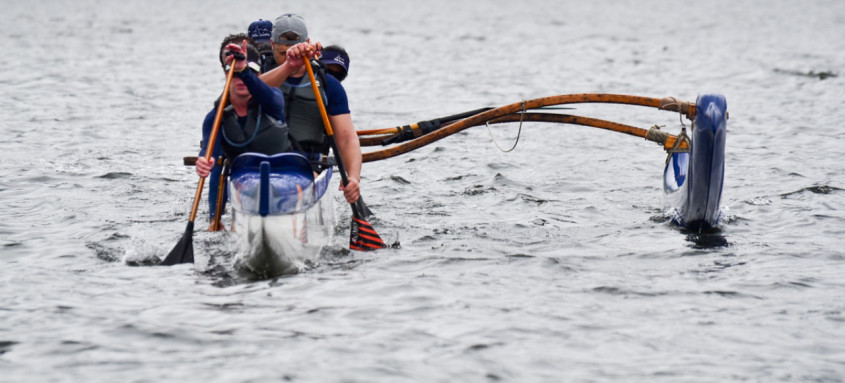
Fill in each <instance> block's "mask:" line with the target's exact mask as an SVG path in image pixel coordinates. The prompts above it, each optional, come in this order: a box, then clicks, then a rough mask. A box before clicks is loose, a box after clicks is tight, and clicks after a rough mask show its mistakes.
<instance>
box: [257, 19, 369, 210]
mask: <svg viewBox="0 0 845 383" xmlns="http://www.w3.org/2000/svg"><path fill="white" fill-rule="evenodd" d="M271 46H272V48H273V56H274V58H275V60H276V62H277V63H278V64H279V66H278V67H276V68H275V69H273V70H271V71H269V72H267V73H264V74H262V75H261V79H262V80H264V82H266V83H267V84H269V85H270V86H272V87H279V89H281V90H282V92H283V93H284V98H285V109H286V110H285V116H286V117H287V122H288V126H289V127H290V133H291V136H292V137H293V138H295V139H296V141H297V142H298V143H299V145H300V146H301V147H302V149H303V150H304V151H305V152H307V153H308V154H309V156H310V157H312V158H315V157H318V156H320V155H321V154H328V152H329V141H328V138H327V135H326V130H325V127H324V126H323V120H322V117H321V115H320V111H319V108H318V106H317V98H316V97H314V92H313V90H312V88H311V83H310V81H309V80H308V76H307V75H306V69H305V62H304V60H303V57H304V56H308V57H312V56H313V54H314V52H315V51H316V50H320V49H322V46H321V45H320V43H316V44H311V42H310V39H309V38H308V29H307V28H306V26H305V20H304V19H303V18H302V17H300V16H297V15H294V14H290V13H288V14H284V15H281V16H279V17H278V18H277V19H276V20H275V22H274V23H273V29H272V32H271ZM317 82H318V86H319V88H320V92H321V96H322V98H323V100H321V102H324V103H325V105H326V110H327V112H328V115H329V122H330V123H331V126H332V129H333V131H334V138H335V141H336V142H337V146H338V149H339V150H340V155H341V157H342V160H343V164H344V165H345V168H346V172H347V174H348V176H349V183H348V184H347V185H346V186H343V185H341V187H340V190H342V191H343V196H344V197H345V198H346V201H347V202H349V203H354V202H355V201H357V200H358V197H359V183H360V182H361V146H360V143H359V141H358V135H357V133H356V132H355V127H354V126H353V124H352V116H351V114H350V111H349V102H348V99H347V97H346V90H345V89H344V88H343V86H342V85H341V84H340V81H338V80H337V79H336V78H334V77H333V76H330V75H329V76H319V75H318V77H317Z"/></svg>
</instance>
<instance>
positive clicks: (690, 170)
mask: <svg viewBox="0 0 845 383" xmlns="http://www.w3.org/2000/svg"><path fill="white" fill-rule="evenodd" d="M695 111H696V112H695V118H694V120H693V124H692V135H691V137H689V143H690V144H689V146H690V147H689V151H674V152H670V153H669V158H668V160H667V161H666V168H665V170H664V172H663V191H664V195H665V197H666V201H667V203H668V207H669V209H670V214H671V216H672V219H673V220H674V221H675V223H677V224H678V225H681V226H683V227H685V228H687V229H690V230H695V231H707V230H712V229H714V228H715V227H716V226H717V225H718V224H719V220H720V217H721V208H720V206H721V205H720V204H721V201H722V187H723V186H724V182H725V139H726V136H727V120H728V115H727V103H726V102H725V97H724V96H722V95H702V96H699V97H698V100H697V101H696V103H695ZM682 134H683V133H682Z"/></svg>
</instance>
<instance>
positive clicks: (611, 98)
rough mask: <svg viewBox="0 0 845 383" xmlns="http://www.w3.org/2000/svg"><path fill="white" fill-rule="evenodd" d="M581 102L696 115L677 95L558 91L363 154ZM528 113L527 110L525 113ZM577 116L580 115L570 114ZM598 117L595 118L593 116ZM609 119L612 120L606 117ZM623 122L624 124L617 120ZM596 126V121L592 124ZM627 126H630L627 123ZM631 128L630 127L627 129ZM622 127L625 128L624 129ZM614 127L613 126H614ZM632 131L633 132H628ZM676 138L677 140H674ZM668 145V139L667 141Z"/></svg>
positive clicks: (392, 152)
mask: <svg viewBox="0 0 845 383" xmlns="http://www.w3.org/2000/svg"><path fill="white" fill-rule="evenodd" d="M579 103H607V104H626V105H640V106H648V107H653V108H658V109H660V110H668V111H674V112H680V113H684V114H686V116H687V117H688V118H690V117H693V116H694V115H695V105H693V104H691V103H689V102H682V101H678V100H676V99H675V98H672V97H669V98H663V99H659V98H651V97H640V96H628V95H617V94H594V93H585V94H569V95H558V96H551V97H543V98H537V99H533V100H526V101H522V102H518V103H513V104H510V105H505V106H502V107H499V108H495V109H491V110H488V111H486V112H481V113H478V114H475V115H473V116H470V117H467V118H465V119H463V120H460V121H458V122H455V123H453V124H450V125H448V126H445V127H443V128H441V129H438V130H435V131H433V132H431V133H429V134H427V135H424V136H421V137H419V138H416V139H414V140H413V141H409V142H406V143H404V144H401V145H398V146H395V147H393V148H389V149H384V150H379V151H376V152H369V153H365V154H364V156H363V161H364V162H371V161H377V160H381V159H385V158H390V157H395V156H398V155H400V154H404V153H407V152H410V151H412V150H414V149H418V148H420V147H422V146H425V145H428V144H430V143H432V142H435V141H438V140H440V139H442V138H445V137H448V136H450V135H452V134H455V133H457V132H460V131H462V130H464V129H467V128H470V127H473V126H477V125H480V124H484V123H486V122H487V121H492V120H495V119H497V118H500V117H504V116H507V115H511V114H514V115H516V116H519V114H516V113H517V112H524V111H526V110H530V109H537V108H542V107H546V106H551V105H563V104H579ZM526 115H527V114H526ZM571 117H572V118H575V117H577V116H571ZM583 119H586V117H582V121H586V120H583ZM592 120H595V119H592ZM605 122H608V123H609V121H605ZM618 125H620V126H622V125H621V124H618ZM590 126H593V125H590ZM626 127H627V126H626ZM628 128H630V129H628ZM625 129H628V130H629V131H630V132H634V131H635V130H636V129H640V128H635V127H627V128H625ZM625 129H623V130H625ZM611 130H613V129H611ZM640 130H642V131H645V132H646V133H647V132H648V131H646V130H645V129H640ZM629 134H633V133H629ZM633 135H637V136H640V137H646V135H639V134H633ZM673 142H674V141H673ZM664 145H665V143H664Z"/></svg>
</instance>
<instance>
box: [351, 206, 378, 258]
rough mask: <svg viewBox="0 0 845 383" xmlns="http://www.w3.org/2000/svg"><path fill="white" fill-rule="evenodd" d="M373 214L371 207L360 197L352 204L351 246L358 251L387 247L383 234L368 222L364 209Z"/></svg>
mask: <svg viewBox="0 0 845 383" xmlns="http://www.w3.org/2000/svg"><path fill="white" fill-rule="evenodd" d="M365 209H366V211H367V212H369V213H370V215H372V212H370V209H367V208H366V205H364V204H363V202H362V201H361V200H360V199H359V200H358V201H356V202H355V203H353V204H352V228H351V229H350V233H349V248H350V249H352V250H358V251H370V250H377V249H383V248H385V247H387V245H386V244H385V243H384V241H383V240H382V239H381V236H379V235H378V233H376V231H375V229H373V226H372V225H370V223H369V222H367V218H365V217H366V215H365V214H364V210H365Z"/></svg>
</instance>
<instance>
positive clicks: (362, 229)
mask: <svg viewBox="0 0 845 383" xmlns="http://www.w3.org/2000/svg"><path fill="white" fill-rule="evenodd" d="M302 59H303V61H305V69H306V70H307V71H308V80H310V81H311V90H313V91H314V97H315V98H316V99H317V107H318V108H319V109H320V116H321V117H322V118H323V125H324V126H325V128H326V135H327V136H328V139H329V144H330V145H331V147H332V152H334V154H335V160H336V161H337V169H338V172H339V173H340V179H341V181H342V182H343V184H344V185H346V184H348V183H349V178H348V177H347V175H346V168H345V167H344V166H343V158H342V156H341V155H340V150H338V149H337V142H335V139H334V131H333V130H332V125H331V122H329V115H328V113H327V112H326V106H325V105H323V102H322V100H323V97H322V96H321V95H320V88H318V87H317V79H316V78H314V69H312V68H311V59H310V58H308V57H307V56H306V57H303V58H302ZM349 206H351V207H352V229H351V231H350V233H349V248H350V249H352V250H359V251H369V250H375V249H381V248H384V247H387V245H386V244H385V243H384V241H383V240H382V239H381V237H380V236H379V235H378V233H376V231H375V230H374V229H373V227H372V225H370V223H369V222H367V219H369V217H370V215H372V213H370V209H368V208H367V205H364V201H363V200H362V199H361V197H360V196H359V197H358V200H357V201H355V202H353V203H351V204H349Z"/></svg>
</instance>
